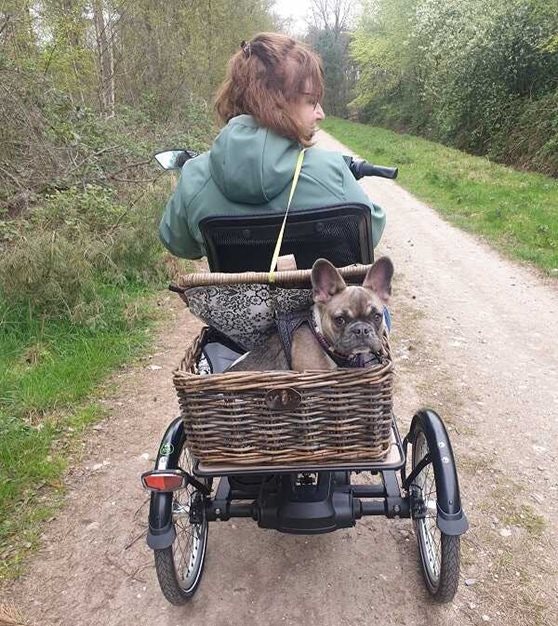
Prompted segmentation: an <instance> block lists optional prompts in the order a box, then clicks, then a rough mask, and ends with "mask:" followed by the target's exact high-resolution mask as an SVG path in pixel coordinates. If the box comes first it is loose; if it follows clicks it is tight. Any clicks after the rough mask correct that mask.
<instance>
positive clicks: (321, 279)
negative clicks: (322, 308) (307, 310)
mask: <svg viewBox="0 0 558 626" xmlns="http://www.w3.org/2000/svg"><path fill="white" fill-rule="evenodd" d="M346 288H347V285H346V284H345V281H344V280H343V277H342V276H341V274H340V273H339V272H338V271H337V269H336V268H335V267H334V266H333V265H332V264H331V263H330V262H329V261H328V260H327V259H318V260H317V261H316V262H315V263H314V265H313V266H312V295H313V297H314V302H323V303H326V302H328V301H329V300H331V298H332V296H334V295H335V294H336V293H339V292H340V291H343V289H346Z"/></svg>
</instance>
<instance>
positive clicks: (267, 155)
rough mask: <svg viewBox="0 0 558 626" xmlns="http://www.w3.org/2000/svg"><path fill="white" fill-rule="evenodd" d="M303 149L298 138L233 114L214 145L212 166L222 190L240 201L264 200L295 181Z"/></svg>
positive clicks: (211, 158)
mask: <svg viewBox="0 0 558 626" xmlns="http://www.w3.org/2000/svg"><path fill="white" fill-rule="evenodd" d="M299 151H300V149H299V146H298V144H297V143H296V142H295V141H292V140H290V139H287V138H285V137H281V136H279V135H277V134H276V133H274V132H273V131H271V130H269V129H268V128H262V127H261V126H258V123H257V121H256V120H255V119H254V118H253V117H252V116H251V115H239V116H237V117H233V118H232V119H231V120H230V121H229V123H228V124H227V125H226V126H225V127H224V128H223V129H222V130H221V132H220V133H219V135H218V136H217V138H216V139H215V141H214V143H213V146H212V147H211V150H210V154H209V170H210V172H211V177H212V178H213V180H214V181H215V183H216V184H217V186H218V187H219V189H220V191H221V193H222V194H223V195H224V196H226V197H227V198H228V199H229V200H231V201H232V202H237V203H240V204H265V203H267V202H269V201H270V200H271V199H272V198H274V197H275V196H277V195H279V194H280V193H281V192H282V191H283V190H284V189H285V187H286V186H287V185H288V184H289V183H290V182H291V181H292V179H293V175H294V169H295V165H296V160H297V157H298V153H299Z"/></svg>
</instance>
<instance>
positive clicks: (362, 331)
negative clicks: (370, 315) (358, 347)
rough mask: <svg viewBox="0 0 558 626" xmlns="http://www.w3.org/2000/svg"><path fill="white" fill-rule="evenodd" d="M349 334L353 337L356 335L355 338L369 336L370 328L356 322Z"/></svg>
mask: <svg viewBox="0 0 558 626" xmlns="http://www.w3.org/2000/svg"><path fill="white" fill-rule="evenodd" d="M351 332H352V333H353V335H356V336H357V337H359V336H360V335H364V336H366V335H369V334H370V327H369V326H368V325H367V324H363V323H362V322H358V323H357V324H355V325H354V326H353V327H352V328H351Z"/></svg>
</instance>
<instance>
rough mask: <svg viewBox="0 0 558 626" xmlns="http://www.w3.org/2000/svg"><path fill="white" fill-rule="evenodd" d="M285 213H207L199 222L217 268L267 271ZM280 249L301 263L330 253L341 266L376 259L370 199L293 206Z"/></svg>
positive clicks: (211, 265) (209, 256) (302, 266)
mask: <svg viewBox="0 0 558 626" xmlns="http://www.w3.org/2000/svg"><path fill="white" fill-rule="evenodd" d="M283 217H284V213H282V212H281V213H269V212H267V213H258V214H253V213H252V214H248V213H247V214H245V215H239V214H236V215H234V216H224V215H218V216H208V217H206V218H204V219H203V220H201V221H200V224H199V227H200V231H201V234H202V237H203V240H204V244H205V250H206V255H207V260H208V264H209V269H210V271H212V272H243V271H268V270H269V265H270V262H271V257H272V254H273V250H274V248H275V244H276V241H277V237H278V235H279V230H280V228H281V223H282V221H283ZM281 254H294V255H295V258H296V260H297V267H298V269H308V268H310V267H312V264H313V262H314V261H315V260H316V259H317V258H326V259H328V260H330V261H331V262H332V263H333V264H334V265H336V266H337V267H342V266H346V265H351V264H353V263H361V264H364V265H367V264H370V263H373V262H374V250H373V247H372V216H371V213H370V208H369V207H368V206H367V205H365V204H359V203H346V204H335V205H332V206H327V207H319V208H314V209H292V210H290V211H289V215H288V218H287V224H286V227H285V234H284V238H283V243H282V246H281Z"/></svg>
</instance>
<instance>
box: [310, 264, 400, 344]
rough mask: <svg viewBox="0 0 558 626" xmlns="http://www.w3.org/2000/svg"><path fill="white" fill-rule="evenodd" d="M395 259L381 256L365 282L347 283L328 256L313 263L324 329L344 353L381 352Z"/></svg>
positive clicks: (314, 281)
mask: <svg viewBox="0 0 558 626" xmlns="http://www.w3.org/2000/svg"><path fill="white" fill-rule="evenodd" d="M392 277H393V263H392V262H391V260H390V259H389V258H388V257H381V258H380V259H378V260H377V261H376V263H374V265H373V266H372V267H371V268H370V269H369V270H368V273H367V274H366V277H365V278H364V282H363V283H362V286H360V287H358V286H352V285H351V286H347V284H346V283H345V281H344V280H343V278H342V277H341V274H339V272H338V271H337V269H336V268H335V267H334V266H333V265H332V264H331V263H330V262H329V261H326V260H325V259H318V260H317V261H316V262H315V263H314V265H313V267H312V288H313V296H314V302H315V304H316V309H317V312H318V316H319V319H320V322H321V332H322V334H323V335H324V337H325V338H326V339H327V340H328V342H329V343H330V344H331V346H332V347H333V348H334V349H335V350H336V351H337V352H340V353H342V354H344V355H347V356H351V355H355V354H359V353H366V352H368V353H370V352H373V353H376V354H378V353H380V352H381V349H382V334H383V329H384V306H385V305H386V304H387V302H388V299H389V296H390V293H391V279H392Z"/></svg>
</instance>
